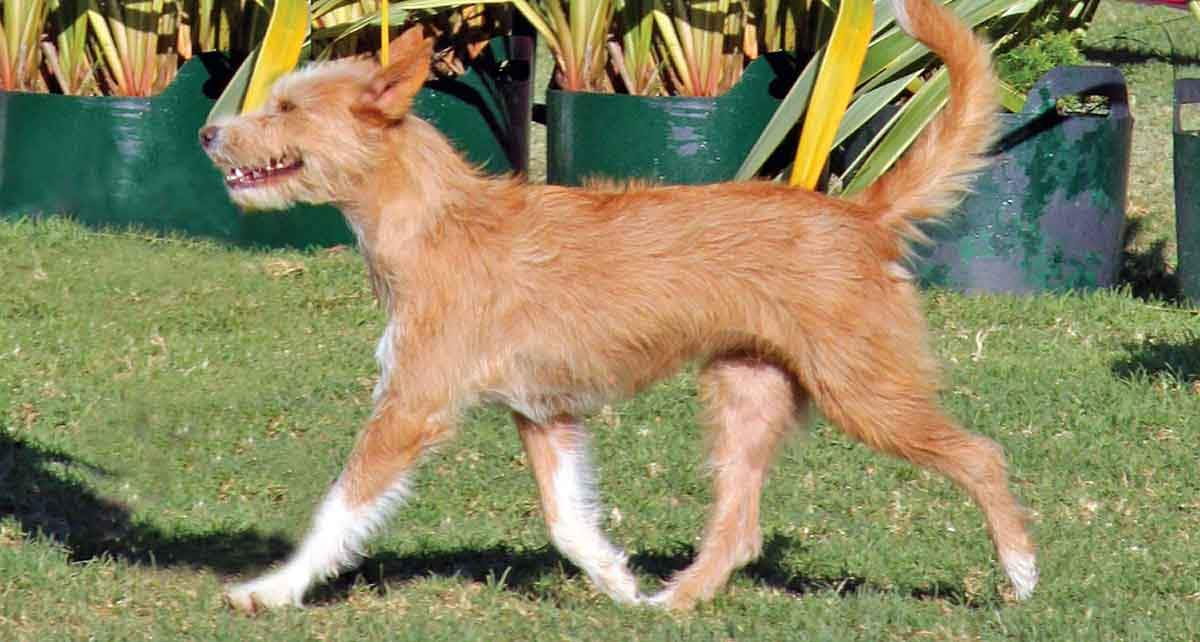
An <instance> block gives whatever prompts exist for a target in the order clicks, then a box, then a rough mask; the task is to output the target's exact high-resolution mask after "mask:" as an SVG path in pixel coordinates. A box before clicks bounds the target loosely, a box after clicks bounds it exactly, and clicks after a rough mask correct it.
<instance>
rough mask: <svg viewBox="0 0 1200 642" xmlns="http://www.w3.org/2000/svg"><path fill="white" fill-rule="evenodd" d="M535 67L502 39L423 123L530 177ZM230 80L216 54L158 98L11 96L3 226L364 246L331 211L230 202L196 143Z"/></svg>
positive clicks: (447, 83)
mask: <svg viewBox="0 0 1200 642" xmlns="http://www.w3.org/2000/svg"><path fill="white" fill-rule="evenodd" d="M532 57H533V42H532V40H531V39H529V38H527V37H510V38H496V39H493V41H492V42H491V46H490V47H489V49H488V51H487V52H486V53H485V54H484V55H483V56H481V57H480V58H479V59H478V60H476V61H474V62H473V64H472V67H471V68H470V69H469V70H468V72H467V73H465V74H463V75H462V76H460V77H458V78H455V79H453V80H438V81H434V82H431V83H429V84H428V85H427V86H426V87H425V88H424V89H422V90H421V93H420V94H418V96H417V99H416V101H415V102H414V112H415V113H417V114H418V115H419V116H421V117H422V118H426V119H427V120H429V121H431V122H432V123H433V124H434V125H435V126H437V127H438V128H439V129H440V130H441V131H442V132H443V133H445V134H446V135H447V136H448V137H449V138H450V139H451V140H452V141H453V142H454V144H455V146H456V147H457V148H458V149H459V150H460V151H461V152H463V153H464V154H465V155H466V156H467V158H469V159H470V160H471V161H472V162H475V163H477V164H480V165H482V166H483V167H484V168H485V169H486V170H487V171H489V172H494V173H508V172H522V171H524V170H525V168H526V166H527V164H528V158H529V156H528V154H529V152H528V135H529V117H530V102H529V95H530V71H531V67H530V63H531V61H532ZM231 74H232V67H231V66H230V64H229V62H228V61H227V60H226V59H225V58H224V57H223V56H221V55H217V54H205V55H202V56H199V57H197V58H195V59H192V60H190V61H188V62H187V63H186V64H184V65H183V67H181V68H180V70H179V73H178V75H177V77H176V79H175V81H174V82H173V83H172V84H171V85H170V86H169V87H168V88H167V89H166V90H165V91H163V93H161V94H159V95H158V96H154V97H152V98H107V97H76V96H60V95H49V94H25V93H0V216H4V217H9V218H12V217H21V216H41V215H46V214H65V215H67V216H70V217H71V218H73V219H75V220H77V221H79V222H81V223H83V224H84V225H88V226H92V227H125V226H136V227H140V228H144V229H148V230H151V231H156V232H176V233H184V234H189V235H194V236H201V237H207V238H214V239H218V240H223V241H228V242H233V243H238V244H247V245H267V246H293V247H303V246H308V245H333V244H337V243H351V242H353V240H354V239H353V235H352V234H351V233H350V231H349V229H348V228H347V227H346V225H345V222H344V220H343V219H342V216H341V214H340V213H339V212H338V211H337V210H335V209H334V208H332V207H314V206H297V207H294V208H291V209H288V210H285V211H282V212H261V213H254V214H249V215H245V214H243V213H242V212H241V211H240V210H239V209H238V208H237V207H236V206H235V205H233V203H232V202H231V201H230V200H229V197H228V196H227V194H226V191H225V186H224V183H223V180H222V177H221V175H220V173H219V172H218V171H217V170H216V168H214V167H213V165H212V163H211V162H210V161H209V160H208V158H207V157H206V156H205V155H204V153H203V151H202V150H201V149H200V145H199V144H198V142H197V132H198V131H199V129H200V127H201V126H203V124H204V119H205V118H206V117H207V115H208V112H209V110H210V109H211V107H212V104H213V101H214V100H215V99H216V97H217V96H218V95H220V91H221V89H222V88H223V87H224V84H225V83H226V82H227V81H228V80H229V77H230V76H231Z"/></svg>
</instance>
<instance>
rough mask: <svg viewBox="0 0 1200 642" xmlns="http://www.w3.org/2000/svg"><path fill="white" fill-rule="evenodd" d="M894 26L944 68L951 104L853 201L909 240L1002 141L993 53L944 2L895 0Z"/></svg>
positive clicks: (957, 195)
mask: <svg viewBox="0 0 1200 642" xmlns="http://www.w3.org/2000/svg"><path fill="white" fill-rule="evenodd" d="M892 4H893V6H894V7H895V10H896V22H897V24H899V25H900V28H902V29H904V31H906V32H908V33H909V34H911V35H912V36H913V37H914V38H916V39H917V40H918V41H920V42H921V44H923V45H925V46H926V47H929V49H930V50H931V51H933V53H934V54H935V55H937V56H938V57H939V58H941V59H942V60H943V61H945V63H946V71H947V73H948V74H949V76H950V101H949V104H948V105H947V106H946V109H945V110H944V111H943V112H942V113H941V114H939V115H938V116H937V117H936V118H935V119H934V120H933V122H931V123H930V124H929V126H928V127H927V128H926V129H925V131H924V132H923V133H922V134H921V135H920V137H919V138H918V139H917V140H916V141H915V142H914V143H913V145H912V147H911V148H910V149H909V150H908V153H907V154H906V155H905V156H904V157H903V158H902V159H901V160H900V161H899V162H898V163H897V164H896V166H895V167H894V168H893V169H892V170H891V171H889V172H888V173H886V174H884V175H883V176H881V177H879V178H878V179H877V180H876V181H875V182H874V183H873V184H872V185H871V186H870V187H868V188H867V189H866V190H865V191H863V192H862V193H860V194H859V195H857V196H855V197H853V199H852V200H854V201H855V202H858V203H861V204H863V205H864V206H866V207H867V208H869V210H870V211H872V212H874V213H876V215H877V216H878V217H879V221H880V223H882V224H883V225H885V226H887V227H889V228H891V229H893V230H896V231H897V232H899V233H900V234H901V236H902V237H905V238H923V235H922V234H921V233H920V231H919V230H918V229H917V228H916V227H915V226H914V225H913V223H914V222H915V221H919V220H921V219H926V218H932V217H935V216H938V215H939V214H942V213H943V212H945V211H946V210H948V209H950V208H951V207H953V206H954V205H955V204H956V203H957V201H958V199H960V198H961V197H962V194H963V192H965V191H966V190H967V189H968V187H969V183H970V180H971V176H972V174H974V173H975V172H976V171H977V170H979V169H980V168H981V167H983V166H984V165H985V164H986V163H987V161H986V159H985V158H984V154H985V153H986V152H987V150H988V149H989V148H990V147H991V144H992V142H993V141H994V140H995V136H996V98H995V91H996V78H995V76H994V75H993V74H992V67H991V53H990V51H989V50H988V47H987V45H986V44H985V43H984V42H983V41H982V40H980V39H979V38H978V37H977V36H976V35H975V34H974V33H973V32H972V31H971V29H970V28H969V27H968V26H967V25H966V24H965V23H964V22H963V21H962V20H960V19H959V18H958V17H957V16H955V15H954V14H953V13H952V12H951V11H950V10H949V9H947V8H945V7H944V6H942V4H941V3H940V2H939V1H938V0H892Z"/></svg>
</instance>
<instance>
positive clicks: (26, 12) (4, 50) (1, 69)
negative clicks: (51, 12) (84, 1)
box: [0, 0, 47, 91]
mask: <svg viewBox="0 0 1200 642" xmlns="http://www.w3.org/2000/svg"><path fill="white" fill-rule="evenodd" d="M2 4H3V10H2V11H0V89H4V90H8V91H13V90H20V91H44V90H45V83H44V81H43V80H42V77H41V74H40V72H39V71H38V69H39V67H40V65H41V64H42V55H41V53H42V50H41V48H40V47H39V46H38V40H39V39H40V37H41V33H42V28H43V25H45V22H46V10H47V4H46V2H45V1H44V0H4V2H3V3H2Z"/></svg>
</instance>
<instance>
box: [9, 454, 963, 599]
mask: <svg viewBox="0 0 1200 642" xmlns="http://www.w3.org/2000/svg"><path fill="white" fill-rule="evenodd" d="M72 469H83V470H86V471H89V472H90V473H92V474H101V475H103V474H106V473H105V472H104V471H103V470H102V469H100V468H99V467H97V466H94V465H92V464H89V463H87V462H83V461H80V460H78V459H77V458H74V457H71V456H69V455H66V454H64V453H61V452H57V451H54V450H53V449H50V448H47V447H45V446H41V445H38V444H33V443H30V442H26V441H24V440H21V439H19V438H16V437H14V436H12V435H10V434H7V433H5V432H3V431H0V520H2V519H9V518H11V519H15V520H16V521H17V522H18V523H19V524H20V526H21V528H22V530H23V531H24V532H26V533H30V534H41V535H42V536H44V537H47V538H49V539H50V540H52V541H54V542H55V543H56V544H58V545H60V546H61V547H63V548H64V549H65V550H66V551H67V555H68V559H69V560H70V561H72V562H79V561H87V560H93V559H97V558H111V559H114V560H118V561H124V562H127V563H131V564H138V565H154V566H159V567H167V566H188V567H193V568H203V569H210V570H212V571H214V572H217V573H219V574H221V575H225V576H229V575H233V574H241V575H247V574H249V573H250V572H253V571H258V570H261V569H264V568H266V567H268V566H270V565H271V564H273V563H276V562H279V561H281V560H282V559H284V558H285V557H286V556H287V555H288V554H289V553H290V552H291V550H292V542H291V541H290V540H289V539H287V538H285V537H283V536H281V535H265V534H262V533H259V532H257V531H255V530H251V529H247V530H238V531H228V530H218V531H213V532H208V533H203V534H194V533H172V532H168V531H167V530H164V529H162V528H160V527H157V526H154V525H150V524H146V523H143V522H141V521H140V520H137V519H134V518H133V516H132V514H131V512H130V510H129V509H128V508H127V507H125V506H122V505H121V504H120V503H118V502H114V501H112V500H109V499H106V498H104V497H101V496H99V495H97V494H96V493H95V492H93V491H92V490H91V489H90V488H88V486H87V485H86V484H84V483H82V482H80V481H76V480H75V479H74V478H75V477H78V476H79V475H78V472H77V471H75V470H72ZM801 545H802V544H800V543H799V542H796V541H794V540H792V539H790V538H787V537H784V536H782V535H775V536H773V537H771V538H770V539H769V540H768V541H767V542H766V544H765V546H764V547H763V554H762V556H761V557H760V558H759V559H758V560H757V561H755V562H754V563H752V564H751V565H749V566H748V567H746V569H744V570H743V571H742V572H743V573H746V574H748V575H749V576H750V577H751V578H753V579H754V581H755V582H758V583H761V584H762V585H765V586H769V587H774V588H776V589H778V590H781V591H784V592H786V593H788V594H791V595H796V596H801V595H805V594H809V593H814V592H823V591H833V592H835V593H837V594H838V595H840V596H847V595H851V594H854V593H856V592H858V591H878V592H886V591H888V590H889V589H887V588H885V587H883V586H880V585H877V584H875V583H872V582H871V581H869V580H867V579H865V578H863V577H862V576H859V575H855V574H853V573H844V574H840V575H833V576H828V577H807V576H797V575H795V574H791V573H789V572H788V571H787V570H786V568H787V564H785V563H784V560H785V559H786V558H787V556H788V555H789V554H791V553H794V552H795V549H796V547H798V546H801ZM693 556H694V551H693V550H692V549H691V548H690V547H686V546H684V547H681V548H678V549H675V550H670V551H666V552H658V551H655V552H643V553H639V554H636V555H634V556H633V557H632V559H631V562H632V564H633V566H634V567H635V568H636V569H638V570H639V571H641V572H643V573H645V574H648V575H651V576H653V577H655V578H657V579H659V580H666V579H667V578H669V577H670V576H671V574H673V573H674V572H676V571H678V570H681V569H683V568H684V567H686V566H687V565H688V564H690V563H691V561H692V559H693ZM578 574H579V571H577V570H576V569H575V568H574V566H572V565H571V564H570V563H569V562H567V561H566V560H565V559H563V558H562V557H561V556H560V555H559V554H558V552H557V551H555V550H553V549H551V548H549V547H548V546H546V547H542V548H538V549H531V550H516V549H513V548H509V547H506V546H495V547H491V548H482V549H481V548H462V549H455V550H443V551H434V552H429V553H418V554H409V555H397V554H392V553H386V552H384V553H379V554H377V555H374V556H372V557H371V558H369V559H367V560H366V561H365V562H363V563H362V564H361V565H360V566H359V567H358V569H357V570H356V571H352V572H349V573H345V574H343V575H342V576H340V577H339V578H338V579H336V580H334V581H333V582H331V583H329V584H328V585H326V586H324V587H322V588H320V589H318V590H317V591H316V592H315V594H314V595H313V596H312V601H313V602H315V603H317V604H330V603H337V602H342V601H344V600H345V599H346V598H347V596H348V595H349V593H350V591H352V590H353V589H354V587H355V586H356V585H358V584H360V583H363V582H365V583H366V584H367V585H368V586H370V587H372V588H373V590H375V591H377V592H380V593H382V592H384V591H385V590H386V588H387V587H388V586H393V585H396V584H403V583H405V582H408V581H411V580H414V579H418V578H424V577H430V576H434V577H457V578H463V579H467V580H469V581H473V582H479V583H486V584H491V585H496V586H498V587H500V588H501V590H506V591H512V592H514V593H516V594H519V595H522V596H524V597H526V598H529V599H547V598H549V599H554V593H555V591H554V589H553V588H552V586H551V585H552V584H553V579H554V578H556V577H559V576H564V575H565V576H567V577H575V576H577V575H578ZM654 588H655V589H657V587H654ZM912 595H913V597H916V598H918V599H926V598H936V599H942V600H946V601H948V602H950V603H954V604H967V605H970V604H971V602H970V600H968V599H967V598H966V597H965V594H964V592H963V590H962V588H961V587H957V586H950V585H936V586H933V587H929V588H923V589H920V590H917V591H913V593H912Z"/></svg>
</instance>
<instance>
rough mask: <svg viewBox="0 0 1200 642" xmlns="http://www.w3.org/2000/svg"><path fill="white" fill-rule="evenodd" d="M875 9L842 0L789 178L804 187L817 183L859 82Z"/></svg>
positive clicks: (866, 2)
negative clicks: (814, 107)
mask: <svg viewBox="0 0 1200 642" xmlns="http://www.w3.org/2000/svg"><path fill="white" fill-rule="evenodd" d="M874 10H875V7H874V4H873V3H872V2H871V0H842V4H841V6H840V7H838V15H837V20H835V21H834V23H833V34H832V35H831V36H830V39H829V46H828V48H827V49H826V51H825V56H824V57H823V58H822V59H821V69H820V71H819V72H818V73H817V81H816V85H815V86H814V87H813V95H812V98H811V99H810V102H809V104H810V105H819V106H820V108H819V109H809V110H808V112H807V113H806V114H805V116H804V126H803V128H802V129H801V130H800V144H799V145H798V147H797V149H796V162H795V164H794V165H793V166H792V177H791V180H790V181H789V182H790V183H791V185H793V186H796V187H803V188H805V189H813V188H815V187H816V186H817V179H818V178H820V176H821V168H822V167H824V166H825V158H826V157H827V156H828V155H829V150H830V149H831V148H832V147H833V138H834V135H835V134H836V133H837V130H838V124H839V123H840V122H841V120H842V114H843V113H845V111H846V106H847V105H849V104H850V97H851V96H852V95H853V94H854V87H855V85H857V84H858V74H859V71H861V69H862V64H863V59H864V58H866V55H867V43H868V41H869V40H870V38H871V31H872V18H873V14H874Z"/></svg>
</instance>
